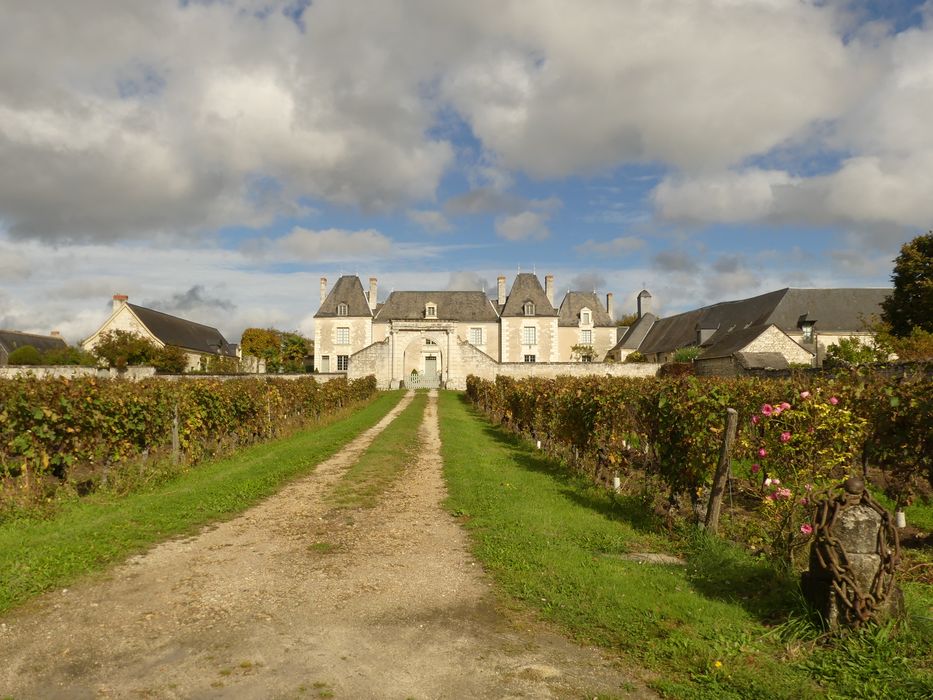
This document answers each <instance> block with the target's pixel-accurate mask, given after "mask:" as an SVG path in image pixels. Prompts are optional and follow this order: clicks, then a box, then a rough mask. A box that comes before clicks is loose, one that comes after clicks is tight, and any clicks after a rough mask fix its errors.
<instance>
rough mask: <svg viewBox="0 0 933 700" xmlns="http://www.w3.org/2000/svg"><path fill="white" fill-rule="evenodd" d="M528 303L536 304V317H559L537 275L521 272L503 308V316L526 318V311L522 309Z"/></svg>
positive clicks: (516, 277) (513, 283)
mask: <svg viewBox="0 0 933 700" xmlns="http://www.w3.org/2000/svg"><path fill="white" fill-rule="evenodd" d="M526 301H531V302H532V303H534V305H535V316H557V309H555V308H554V307H553V306H552V305H551V302H549V301H548V298H547V295H546V294H545V293H544V289H543V288H542V287H541V283H540V282H539V281H538V277H537V275H534V274H532V273H530V272H519V273H518V274H517V275H516V276H515V281H514V282H512V289H510V290H509V296H508V298H507V299H506V300H505V306H504V307H502V316H524V315H525V311H524V309H523V308H522V307H523V306H524V305H525V302H526Z"/></svg>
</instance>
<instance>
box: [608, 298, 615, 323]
mask: <svg viewBox="0 0 933 700" xmlns="http://www.w3.org/2000/svg"><path fill="white" fill-rule="evenodd" d="M606 313H608V314H609V318H611V319H612V320H613V321H615V320H616V315H615V311H614V309H613V308H612V292H608V293H607V294H606Z"/></svg>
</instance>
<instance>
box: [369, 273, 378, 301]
mask: <svg viewBox="0 0 933 700" xmlns="http://www.w3.org/2000/svg"><path fill="white" fill-rule="evenodd" d="M376 282H377V279H376V278H375V277H370V278H369V308H370V309H375V308H376Z"/></svg>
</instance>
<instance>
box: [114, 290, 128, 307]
mask: <svg viewBox="0 0 933 700" xmlns="http://www.w3.org/2000/svg"><path fill="white" fill-rule="evenodd" d="M128 299H129V297H128V296H126V294H114V295H113V310H114V311H118V310H119V309H120V308H121V307H122V306H123V305H124V304H125V303H126V302H127V300H128Z"/></svg>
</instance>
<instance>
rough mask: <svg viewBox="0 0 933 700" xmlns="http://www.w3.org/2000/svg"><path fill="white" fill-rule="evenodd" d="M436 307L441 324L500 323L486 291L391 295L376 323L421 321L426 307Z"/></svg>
mask: <svg viewBox="0 0 933 700" xmlns="http://www.w3.org/2000/svg"><path fill="white" fill-rule="evenodd" d="M428 303H433V304H436V305H437V319H438V320H439V321H469V322H473V323H495V322H496V321H498V320H499V316H498V314H497V313H496V309H495V305H494V303H493V302H492V301H491V300H490V299H489V298H488V297H487V296H486V293H485V292H392V293H391V294H390V295H389V298H388V299H386V301H385V303H384V304H383V305H382V306H381V307H380V308H379V310H378V311H377V312H376V318H375V321H376V322H377V323H378V322H382V323H388V322H389V321H418V320H422V319H423V318H424V307H425V305H426V304H428Z"/></svg>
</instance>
